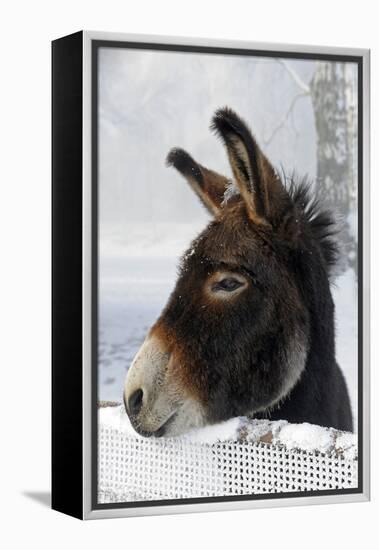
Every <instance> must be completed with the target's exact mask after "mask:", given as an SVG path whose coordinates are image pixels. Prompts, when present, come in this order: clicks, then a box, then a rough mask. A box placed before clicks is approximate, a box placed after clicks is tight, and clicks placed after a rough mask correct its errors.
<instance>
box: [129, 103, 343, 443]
mask: <svg viewBox="0 0 379 550" xmlns="http://www.w3.org/2000/svg"><path fill="white" fill-rule="evenodd" d="M212 129H213V130H214V131H215V132H216V133H217V134H218V136H219V137H220V138H221V140H222V141H223V143H224V145H225V147H226V151H227V154H228V157H229V161H230V165H231V168H232V173H233V178H234V181H233V182H231V181H229V180H228V179H227V178H225V177H224V176H221V175H219V174H217V173H216V172H213V171H211V170H208V169H207V168H205V167H204V166H201V165H200V164H198V163H197V162H195V161H194V160H193V159H192V158H191V157H190V155H188V154H187V153H186V152H185V151H183V150H181V149H173V150H172V151H171V152H170V153H169V155H168V159H167V162H168V164H169V165H171V166H174V167H175V168H176V169H177V170H178V171H179V172H180V173H181V174H182V175H183V176H184V177H185V179H186V180H187V182H188V183H189V184H190V186H191V187H192V189H193V190H194V191H195V193H196V194H197V195H198V197H199V198H200V200H201V201H202V203H203V204H204V205H205V207H206V208H207V209H208V210H209V211H210V212H211V214H212V215H213V217H214V219H213V221H211V222H210V223H209V225H208V227H207V228H206V229H205V230H204V231H203V232H202V233H201V234H200V235H199V236H198V237H197V238H196V239H195V241H194V242H193V243H192V245H191V246H190V248H189V250H188V251H187V252H186V253H185V254H184V256H183V258H182V260H181V266H180V273H179V277H178V280H177V283H176V287H175V289H174V291H173V293H172V294H171V296H170V298H169V300H168V303H167V305H166V307H165V308H164V310H163V312H162V314H161V316H160V317H159V319H158V320H157V322H156V323H155V324H154V326H153V327H152V328H151V330H150V332H149V333H148V335H147V337H146V340H145V342H144V344H143V345H142V347H141V349H140V350H139V352H138V353H137V355H136V357H135V359H134V361H133V364H132V365H131V368H130V369H129V372H128V375H127V379H126V383H125V389H124V402H125V407H126V410H127V413H128V415H129V417H130V419H131V422H132V424H133V426H134V428H135V429H136V430H137V431H138V432H139V433H141V434H142V435H145V436H149V435H155V436H161V435H168V436H171V435H177V434H180V433H183V432H185V431H187V430H188V429H190V428H192V427H197V426H203V425H206V424H211V423H215V422H219V421H222V420H226V419H228V418H231V417H233V416H239V415H248V414H250V415H251V414H254V413H256V412H258V411H267V410H268V409H270V408H272V407H274V406H275V405H277V404H278V403H279V402H280V401H281V400H282V399H284V398H285V397H286V396H287V395H288V394H289V392H290V391H291V389H292V388H293V387H294V385H295V384H296V383H297V381H298V380H299V377H300V376H301V374H302V371H303V369H304V367H305V363H306V359H307V353H308V347H309V344H308V342H309V332H310V313H309V304H308V301H307V300H308V294H309V292H308V291H306V290H305V289H304V276H305V273H304V272H302V271H301V265H302V260H303V257H304V256H305V255H308V257H310V255H312V254H313V257H314V258H315V259H316V261H317V262H318V264H319V265H323V266H325V269H324V270H323V271H322V273H325V281H326V283H325V284H328V283H327V268H328V260H330V259H331V258H328V255H327V253H326V252H325V251H326V249H325V251H323V250H322V249H321V248H322V246H321V245H320V244H319V243H318V242H317V239H316V238H315V233H314V231H313V232H312V226H311V223H312V220H311V218H312V214H311V213H310V212H309V211H308V212H307V206H306V204H305V202H306V192H305V191H304V189H303V191H294V190H292V191H291V190H289V189H286V187H285V185H284V184H283V183H282V181H281V179H280V178H279V176H278V175H277V173H276V172H275V170H274V168H273V167H272V165H271V164H270V162H269V161H268V159H267V158H266V157H265V155H264V154H263V153H262V151H261V150H260V148H259V146H258V145H257V143H256V141H255V139H254V137H253V136H252V134H251V132H250V131H249V129H248V127H247V126H246V124H245V123H244V122H243V121H242V120H241V119H240V118H239V117H238V116H237V115H236V114H235V113H234V112H233V111H232V110H230V109H229V108H225V109H221V110H219V111H217V112H216V114H215V116H214V118H213V124H212ZM308 207H309V205H308ZM316 227H317V224H315V225H314V228H316ZM315 231H316V229H315ZM328 251H329V255H330V256H331V255H332V247H331V246H329V248H328ZM324 252H325V253H324ZM306 284H308V285H309V284H310V283H309V281H308V282H307V283H306ZM327 288H329V287H327Z"/></svg>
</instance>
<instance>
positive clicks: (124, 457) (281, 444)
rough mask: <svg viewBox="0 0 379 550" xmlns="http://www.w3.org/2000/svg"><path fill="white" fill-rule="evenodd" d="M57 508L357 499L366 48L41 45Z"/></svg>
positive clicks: (364, 466)
mask: <svg viewBox="0 0 379 550" xmlns="http://www.w3.org/2000/svg"><path fill="white" fill-rule="evenodd" d="M52 61H53V66H52V84H53V88H52V104H53V108H52V114H53V124H52V128H53V148H52V154H53V171H52V180H53V199H52V207H53V319H52V321H53V329H52V333H53V334H52V336H53V359H52V363H53V371H52V375H53V387H52V390H53V396H52V429H53V433H52V506H53V508H54V509H55V510H59V511H61V512H65V513H67V514H70V515H73V516H75V517H78V518H110V517H118V516H134V515H145V514H162V513H178V512H192V511H205V510H225V509H242V508H253V507H262V506H279V505H281V506H284V505H291V504H292V505H295V504H296V505H299V504H315V503H328V502H334V503H337V502H347V501H350V502H351V501H362V500H367V499H368V498H369V51H368V50H357V49H349V48H327V47H316V46H293V45H279V44H258V43H245V42H226V41H210V40H204V39H202V40H200V39H184V38H167V37H147V36H133V35H123V34H110V33H102V32H78V33H76V34H73V35H70V36H66V37H64V38H60V39H58V40H55V41H54V42H53V47H52Z"/></svg>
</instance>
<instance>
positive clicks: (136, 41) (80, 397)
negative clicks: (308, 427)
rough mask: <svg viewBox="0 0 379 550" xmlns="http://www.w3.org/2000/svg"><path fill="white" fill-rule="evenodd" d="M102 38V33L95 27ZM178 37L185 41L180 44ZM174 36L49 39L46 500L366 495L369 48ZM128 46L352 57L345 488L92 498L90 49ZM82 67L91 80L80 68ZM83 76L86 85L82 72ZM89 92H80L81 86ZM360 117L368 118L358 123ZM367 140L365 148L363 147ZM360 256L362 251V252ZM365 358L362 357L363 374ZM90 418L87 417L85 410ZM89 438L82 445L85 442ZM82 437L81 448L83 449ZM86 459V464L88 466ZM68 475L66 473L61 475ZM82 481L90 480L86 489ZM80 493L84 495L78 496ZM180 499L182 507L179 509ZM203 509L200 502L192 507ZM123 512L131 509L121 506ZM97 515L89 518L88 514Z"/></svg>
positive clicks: (81, 510)
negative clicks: (352, 359) (86, 213)
mask: <svg viewBox="0 0 379 550" xmlns="http://www.w3.org/2000/svg"><path fill="white" fill-rule="evenodd" d="M100 35H101V33H100ZM184 42H185V41H184ZM184 42H183V41H180V39H178V40H177V41H176V40H175V39H172V40H170V41H165V39H163V37H162V39H161V40H159V39H158V38H154V37H152V38H148V39H146V40H143V39H142V38H139V37H136V38H134V37H125V39H122V38H121V37H119V36H118V35H116V36H112V35H109V34H108V35H104V36H103V35H101V36H99V34H97V33H86V32H84V31H83V32H78V33H75V34H72V35H70V36H66V37H63V38H61V39H58V40H55V41H54V42H53V44H52V215H53V223H52V243H53V246H52V279H53V286H52V507H53V508H54V509H55V510H58V511H61V512H64V513H67V514H69V515H72V516H74V517H77V518H81V519H82V518H86V517H108V516H106V512H112V511H114V512H112V514H113V515H135V514H137V513H154V509H155V510H157V509H159V511H157V512H156V513H162V512H161V511H162V510H163V511H164V512H170V511H171V509H173V508H175V510H174V511H186V510H188V509H190V507H191V506H192V508H193V505H202V507H203V509H204V505H205V506H207V508H206V509H208V508H209V509H212V506H211V505H212V504H216V505H217V504H219V503H225V504H226V505H228V506H229V507H231V508H233V504H235V503H243V502H245V503H246V504H247V505H248V504H254V502H255V503H256V502H259V501H263V502H264V501H270V502H272V501H274V500H277V501H278V502H280V500H286V501H288V502H287V503H291V501H292V500H293V499H295V500H296V499H299V498H300V499H302V500H304V503H306V502H307V500H306V499H307V498H309V497H312V498H313V499H314V498H315V499H316V500H319V501H320V502H321V501H323V499H324V498H325V497H333V496H336V495H338V496H341V497H343V498H344V499H347V500H349V499H351V497H352V496H353V495H355V496H356V497H357V499H358V500H359V499H360V500H364V499H366V498H367V497H368V486H367V483H368V481H367V480H368V477H367V476H368V463H367V457H366V456H365V455H366V454H367V445H368V441H367V439H368V433H367V429H366V427H365V426H366V424H367V422H366V424H365V418H366V419H367V411H366V409H365V407H364V400H365V401H368V395H367V391H366V390H365V388H367V382H366V379H367V376H368V373H367V369H368V365H367V359H364V350H365V349H366V347H367V344H365V336H364V333H363V330H368V329H367V323H368V319H367V318H366V319H365V310H366V309H367V305H366V304H367V303H366V302H365V300H367V296H366V298H365V296H364V289H365V287H367V282H365V281H367V280H368V279H367V277H368V273H367V272H366V271H365V270H367V261H366V257H364V251H365V246H364V240H365V241H367V240H368V234H367V228H364V215H365V216H366V213H367V211H366V206H365V199H364V192H365V193H366V194H367V193H368V189H366V187H365V186H368V177H367V174H366V171H367V152H366V149H368V141H367V139H368V138H367V136H365V132H366V131H367V128H366V127H365V125H366V126H367V117H368V111H367V109H368V105H367V103H368V99H367V94H366V92H365V86H367V85H368V84H367V79H368V76H367V74H365V72H366V73H367V71H368V52H367V51H363V50H362V51H358V50H357V51H352V52H351V53H348V52H347V51H344V52H341V51H331V52H326V51H325V49H323V48H313V49H312V48H311V49H310V50H311V51H305V48H303V50H304V51H302V48H301V47H290V46H288V47H287V48H286V47H285V46H283V47H282V46H278V47H277V49H276V48H275V47H274V46H271V47H270V49H265V48H264V46H261V45H257V46H256V47H253V46H252V45H250V47H248V46H245V45H244V44H241V45H239V44H238V43H232V44H230V45H224V46H222V45H219V44H214V45H213V44H211V43H209V44H206V45H205V44H203V43H200V41H196V40H189V42H190V43H184ZM107 47H112V48H129V49H140V50H144V49H148V50H160V51H181V52H196V53H199V54H201V53H207V54H212V53H217V54H223V55H239V56H244V55H249V56H263V57H264V56H265V57H278V58H280V57H284V58H291V59H317V60H320V59H322V60H329V61H344V62H347V61H348V62H351V63H356V64H357V67H358V234H359V240H358V289H359V292H358V315H359V330H358V353H359V361H358V369H359V373H358V426H357V428H358V450H359V464H358V487H357V488H351V489H340V490H337V491H334V490H325V491H318V492H317V494H316V492H311V493H308V492H301V493H293V492H291V493H280V494H266V495H249V496H246V495H245V496H228V497H209V498H199V499H186V500H180V499H178V500H155V501H143V502H132V503H131V502H128V503H113V504H99V503H98V502H97V477H98V476H97V474H98V472H97V469H98V465H97V429H98V426H97V401H98V398H97V387H98V372H97V371H98V356H97V353H98V341H97V337H98V336H97V335H98V280H97V273H98V200H97V196H98V195H97V190H98V52H99V49H100V48H107ZM85 66H86V67H90V70H88V73H90V80H89V82H88V77H87V74H88V73H86V70H85ZM86 78H87V84H84V83H85V79H86ZM86 87H87V91H89V93H90V98H88V97H86V95H85V90H86ZM89 101H90V104H91V111H90V119H91V120H90V126H91V132H90V138H89V139H88V140H87V142H88V141H90V149H91V153H90V159H87V162H88V163H89V164H90V166H91V182H90V186H91V204H90V205H87V206H86V205H85V204H84V202H85V200H86V198H85V197H86V195H85V193H84V185H85V182H84V179H85V175H84V170H83V169H84V164H85V161H84V156H85V142H84V137H85V135H86V134H85V130H84V124H85V117H86V102H89ZM365 120H366V122H365ZM364 147H365V149H364ZM86 207H87V208H88V207H90V210H91V235H90V242H91V264H90V265H91V269H90V271H91V274H90V278H91V280H90V286H91V326H90V327H88V326H86V327H84V323H85V322H86V319H85V316H84V315H83V288H84V285H85V284H86V279H85V276H86V272H85V270H84V264H83V253H84V247H83V234H84V231H85V225H84V218H83V210H84V208H86ZM366 255H367V253H366V251H365V256H366ZM84 328H85V329H86V330H88V331H89V332H90V340H91V360H90V363H89V364H90V377H89V379H90V387H89V388H88V387H85V385H86V384H87V382H88V373H87V375H86V374H85V369H86V368H88V367H86V363H85V360H84V346H83V331H84ZM364 363H365V364H366V366H365V369H366V371H364ZM88 393H89V394H90V405H89V407H90V408H89V409H88V410H90V437H89V438H88V436H89V434H88V433H87V434H86V433H85V428H84V425H85V420H86V414H85V413H84V412H83V411H84V410H85V406H86V404H85V394H87V395H88ZM87 417H88V415H87ZM88 439H89V443H88ZM86 441H87V443H88V446H87V449H90V452H89V454H90V455H91V456H90V457H88V450H87V452H86V451H85V448H86ZM88 460H90V465H89V463H88ZM86 468H88V469H90V471H91V475H90V478H87V480H86V477H85V474H84V472H85V470H86ZM68 479H69V480H70V481H69V482H68ZM89 479H90V485H91V487H88V480H89ZM86 494H89V495H90V496H89V498H88V499H87V502H85V501H86V498H87V497H86V496H85V495H86ZM178 506H179V507H180V506H181V507H182V510H178ZM199 509H201V508H199ZM128 511H129V513H128ZM94 514H95V515H94Z"/></svg>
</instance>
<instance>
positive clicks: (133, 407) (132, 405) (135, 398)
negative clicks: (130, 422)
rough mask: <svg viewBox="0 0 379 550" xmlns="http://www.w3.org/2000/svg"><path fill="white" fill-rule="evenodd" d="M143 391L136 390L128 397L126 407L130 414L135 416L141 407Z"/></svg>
mask: <svg viewBox="0 0 379 550" xmlns="http://www.w3.org/2000/svg"><path fill="white" fill-rule="evenodd" d="M142 398H143V391H142V390H141V389H138V390H136V391H135V392H133V393H132V395H131V396H130V397H129V401H128V405H129V412H130V414H132V415H134V416H136V415H137V414H138V413H139V412H140V410H141V407H142Z"/></svg>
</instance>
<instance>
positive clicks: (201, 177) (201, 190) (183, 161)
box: [167, 149, 230, 216]
mask: <svg viewBox="0 0 379 550" xmlns="http://www.w3.org/2000/svg"><path fill="white" fill-rule="evenodd" d="M167 165H168V166H174V167H175V168H176V169H177V170H178V171H179V172H180V173H181V174H182V176H184V177H185V179H186V180H187V182H188V183H189V184H190V186H191V187H192V189H193V190H194V191H195V193H196V194H197V195H198V197H199V198H200V200H201V202H202V203H203V205H204V206H205V207H206V209H207V210H208V211H209V212H210V213H211V214H212V215H213V216H218V215H219V214H220V211H221V203H222V201H223V200H224V193H225V190H226V188H227V187H228V185H230V181H229V180H228V179H227V178H225V177H224V176H221V175H220V174H217V173H216V172H213V171H212V170H208V168H205V167H204V166H201V164H199V163H197V162H196V161H195V160H194V159H193V158H192V157H191V156H190V155H189V154H188V153H186V151H184V150H183V149H171V151H170V152H169V154H168V155H167Z"/></svg>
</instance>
